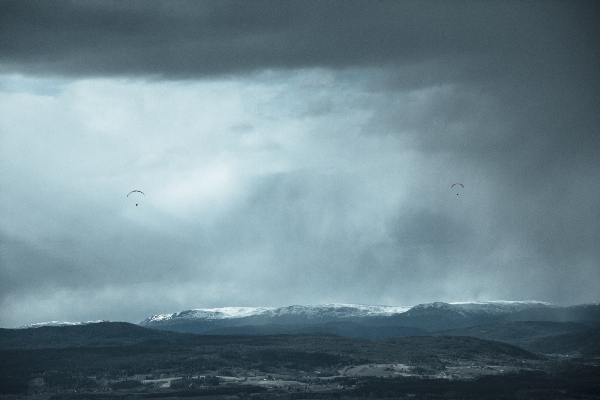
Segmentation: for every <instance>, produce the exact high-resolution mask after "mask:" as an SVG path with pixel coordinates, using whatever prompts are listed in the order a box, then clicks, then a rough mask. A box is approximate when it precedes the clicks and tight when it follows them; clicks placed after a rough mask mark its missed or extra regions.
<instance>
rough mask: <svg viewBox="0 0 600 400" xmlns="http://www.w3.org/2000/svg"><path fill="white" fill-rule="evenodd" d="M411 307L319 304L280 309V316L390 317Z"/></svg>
mask: <svg viewBox="0 0 600 400" xmlns="http://www.w3.org/2000/svg"><path fill="white" fill-rule="evenodd" d="M409 309H410V307H401V306H371V305H366V304H346V303H332V304H318V305H309V306H290V307H282V308H278V309H277V310H276V311H278V315H281V314H285V313H290V311H291V313H302V314H308V315H317V314H323V313H326V314H334V315H336V314H339V315H344V316H348V317H355V316H390V315H394V314H401V313H404V312H406V311H408V310H409Z"/></svg>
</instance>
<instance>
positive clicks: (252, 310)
mask: <svg viewBox="0 0 600 400" xmlns="http://www.w3.org/2000/svg"><path fill="white" fill-rule="evenodd" d="M271 310H274V308H269V307H220V308H196V309H193V310H186V311H181V312H178V313H172V314H158V315H153V316H151V317H148V318H146V319H145V320H144V321H143V322H142V323H143V324H146V323H151V322H162V321H169V320H173V319H231V318H243V317H249V316H252V315H261V314H265V313H267V312H269V311H271Z"/></svg>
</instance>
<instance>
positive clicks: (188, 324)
mask: <svg viewBox="0 0 600 400" xmlns="http://www.w3.org/2000/svg"><path fill="white" fill-rule="evenodd" d="M532 321H537V322H541V321H545V322H548V323H549V324H550V325H552V323H555V325H556V324H558V325H556V326H555V327H554V328H548V324H546V328H545V329H551V330H553V332H554V331H557V332H565V331H571V330H573V329H575V328H576V327H577V328H584V327H595V326H599V325H600V304H582V305H575V306H568V307H562V306H555V305H551V304H548V303H545V302H539V301H487V302H473V303H442V302H436V303H429V304H419V305H416V306H414V307H390V306H368V305H356V304H327V305H315V306H299V305H296V306H289V307H282V308H250V307H227V308H213V309H194V310H187V311H182V312H178V313H173V314H160V315H153V316H150V317H148V318H146V319H144V320H143V321H142V322H141V323H140V324H139V325H140V326H143V327H148V328H154V329H161V330H169V331H175V332H188V333H202V334H291V333H314V332H320V333H333V334H338V335H341V336H348V337H370V338H374V337H379V338H381V337H398V336H414V335H426V334H432V333H435V332H443V331H450V330H460V329H466V328H470V327H475V326H479V325H492V324H509V323H516V322H532ZM563 323H571V324H570V325H568V324H567V325H564V324H563ZM561 324H563V325H561ZM506 326H508V325H506ZM514 326H516V325H514ZM566 327H569V328H568V329H567V328H566Z"/></svg>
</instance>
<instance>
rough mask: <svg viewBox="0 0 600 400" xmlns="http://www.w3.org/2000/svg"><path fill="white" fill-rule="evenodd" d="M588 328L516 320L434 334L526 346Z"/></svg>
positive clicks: (581, 325)
mask: <svg viewBox="0 0 600 400" xmlns="http://www.w3.org/2000/svg"><path fill="white" fill-rule="evenodd" d="M588 328H589V326H587V325H584V324H580V323H577V322H553V321H517V322H504V323H499V324H489V325H478V326H473V327H468V328H463V329H455V330H451V331H445V332H436V333H435V335H451V336H471V337H477V338H480V339H486V340H497V341H500V342H504V343H510V344H513V345H515V346H519V347H524V348H526V346H527V345H529V344H530V343H531V342H533V341H534V340H536V339H539V338H542V337H546V336H551V335H558V334H563V333H568V332H574V331H581V330H585V329H588Z"/></svg>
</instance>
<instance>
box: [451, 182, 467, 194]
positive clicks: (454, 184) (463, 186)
mask: <svg viewBox="0 0 600 400" xmlns="http://www.w3.org/2000/svg"><path fill="white" fill-rule="evenodd" d="M456 185H460V186H461V187H462V188H463V189H464V188H465V185H463V184H462V183H458V182H457V183H453V184H452V186H450V189H452V188H453V187H454V186H456ZM456 195H457V196H458V193H456Z"/></svg>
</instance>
